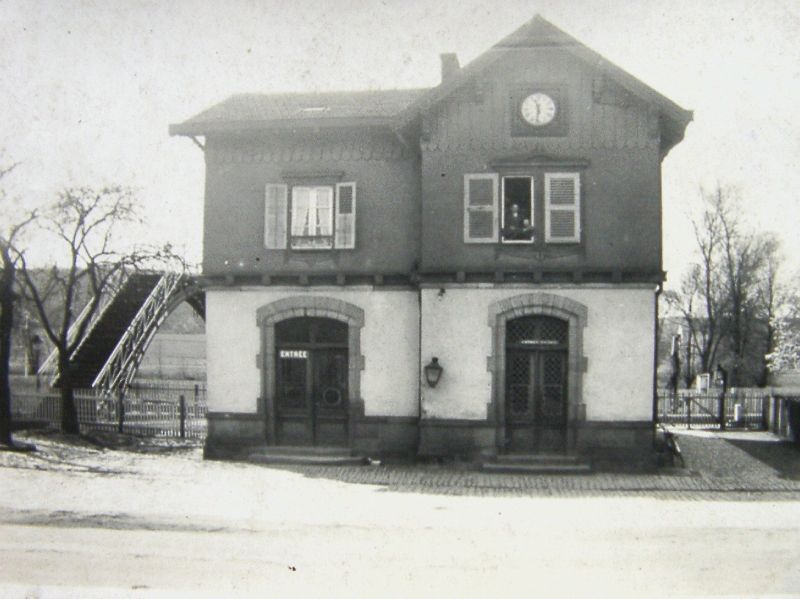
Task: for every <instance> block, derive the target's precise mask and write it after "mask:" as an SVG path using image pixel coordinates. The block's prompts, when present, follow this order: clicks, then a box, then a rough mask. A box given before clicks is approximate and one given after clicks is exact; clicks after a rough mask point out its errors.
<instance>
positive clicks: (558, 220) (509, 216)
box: [464, 172, 581, 244]
mask: <svg viewBox="0 0 800 599" xmlns="http://www.w3.org/2000/svg"><path fill="white" fill-rule="evenodd" d="M542 196H543V200H542V201H540V200H539V197H542ZM580 214H581V210H580V174H579V173H561V172H552V173H551V172H540V173H538V174H537V175H509V176H500V175H499V174H498V173H482V174H468V175H465V176H464V242H465V243H498V242H500V243H517V244H525V243H528V244H530V243H535V242H539V241H543V242H546V243H579V242H580V240H581V223H580Z"/></svg>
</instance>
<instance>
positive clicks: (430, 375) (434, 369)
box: [425, 357, 444, 387]
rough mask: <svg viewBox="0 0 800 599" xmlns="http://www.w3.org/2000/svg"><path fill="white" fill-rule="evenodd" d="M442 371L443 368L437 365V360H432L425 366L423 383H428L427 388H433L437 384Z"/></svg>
mask: <svg viewBox="0 0 800 599" xmlns="http://www.w3.org/2000/svg"><path fill="white" fill-rule="evenodd" d="M443 370H444V368H442V366H441V365H440V364H439V358H436V357H434V358H432V359H431V361H430V362H429V363H428V365H427V366H425V382H427V383H428V387H435V386H436V385H438V384H439V379H440V378H441V377H442V371H443Z"/></svg>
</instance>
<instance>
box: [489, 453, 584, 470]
mask: <svg viewBox="0 0 800 599" xmlns="http://www.w3.org/2000/svg"><path fill="white" fill-rule="evenodd" d="M481 470H484V471H487V472H510V473H517V474H589V473H590V472H591V471H592V466H591V464H589V463H588V462H585V461H582V460H580V459H579V458H578V457H577V456H574V455H565V454H549V453H512V454H506V455H499V456H496V457H493V458H490V459H487V460H484V461H483V462H482V463H481Z"/></svg>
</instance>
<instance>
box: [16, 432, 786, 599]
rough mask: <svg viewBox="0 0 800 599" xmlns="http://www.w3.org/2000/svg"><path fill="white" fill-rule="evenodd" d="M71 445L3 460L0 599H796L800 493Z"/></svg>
mask: <svg viewBox="0 0 800 599" xmlns="http://www.w3.org/2000/svg"><path fill="white" fill-rule="evenodd" d="M61 451H62V455H60V456H59V457H60V459H59V460H50V459H49V458H48V456H51V457H52V456H54V455H55V453H56V449H52V448H51V452H50V453H49V454H48V453H47V451H45V452H44V453H45V455H44V456H39V457H31V456H15V457H13V458H9V457H8V456H4V458H3V459H4V461H3V464H4V466H3V467H2V468H0V485H2V488H3V490H4V492H3V494H2V497H0V596H3V597H62V596H73V597H114V596H143V597H150V596H153V597H161V596H192V597H194V596H202V597H223V596H224V597H229V596H242V597H250V596H262V595H264V594H266V593H269V594H270V595H271V596H276V593H281V594H282V595H283V596H291V597H296V596H304V597H305V596H309V597H354V596H368V597H439V598H441V597H479V596H481V597H489V596H502V597H523V596H524V597H534V596H539V597H562V596H563V597H566V596H569V597H584V596H585V597H603V596H616V597H618V596H631V597H633V596H635V597H648V596H652V597H663V596H671V597H675V596H683V595H692V596H694V595H697V596H705V595H714V596H720V595H721V596H736V597H739V596H776V597H777V596H780V597H788V596H800V502H798V501H797V500H796V497H794V498H792V497H788V496H787V498H786V500H780V501H772V500H770V501H709V500H707V499H705V498H704V497H703V496H702V495H698V496H696V497H692V496H689V495H686V496H683V497H682V498H680V499H676V498H668V499H664V498H662V497H660V496H659V494H658V493H657V492H655V493H654V492H647V493H642V494H640V495H638V496H627V497H602V496H596V495H591V496H580V494H577V495H576V496H573V497H557V498H547V497H505V496H504V497H491V496H480V497H476V496H457V495H442V494H433V493H419V492H397V491H393V490H387V489H386V488H384V487H380V486H374V485H356V484H348V483H343V482H339V481H336V480H328V479H324V478H310V477H307V476H304V475H303V474H301V473H297V472H290V471H285V470H271V469H268V468H263V467H258V466H249V465H240V464H222V463H209V462H202V461H201V460H199V459H198V456H197V453H196V452H195V453H184V454H178V455H168V456H150V455H140V454H133V453H126V452H96V451H90V450H85V451H75V452H72V453H70V452H69V451H67V450H63V449H62V450H61ZM65 451H66V454H64V453H63V452H65ZM43 457H44V458H45V459H43ZM452 476H454V477H456V476H458V473H455V474H453V475H452ZM565 480H568V479H565ZM564 484H569V483H568V482H565V483H564Z"/></svg>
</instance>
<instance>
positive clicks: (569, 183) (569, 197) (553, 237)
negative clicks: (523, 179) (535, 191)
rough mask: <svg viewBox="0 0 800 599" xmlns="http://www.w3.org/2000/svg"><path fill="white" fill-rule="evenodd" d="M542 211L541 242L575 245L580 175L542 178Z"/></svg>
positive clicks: (579, 220) (578, 219) (579, 232)
mask: <svg viewBox="0 0 800 599" xmlns="http://www.w3.org/2000/svg"><path fill="white" fill-rule="evenodd" d="M544 207H545V226H544V229H545V241H546V242H547V243H579V242H580V240H581V179H580V174H578V173H547V174H545V176H544Z"/></svg>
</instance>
